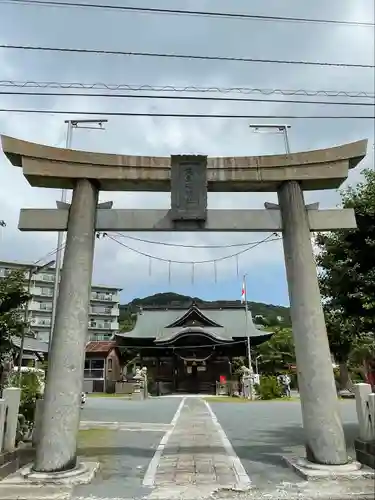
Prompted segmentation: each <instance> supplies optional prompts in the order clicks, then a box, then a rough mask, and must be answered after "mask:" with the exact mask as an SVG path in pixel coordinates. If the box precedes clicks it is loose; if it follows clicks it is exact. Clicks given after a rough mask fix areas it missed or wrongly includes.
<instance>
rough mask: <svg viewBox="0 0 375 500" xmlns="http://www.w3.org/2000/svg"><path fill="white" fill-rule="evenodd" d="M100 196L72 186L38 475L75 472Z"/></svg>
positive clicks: (90, 186)
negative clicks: (73, 470)
mask: <svg viewBox="0 0 375 500" xmlns="http://www.w3.org/2000/svg"><path fill="white" fill-rule="evenodd" d="M98 194H99V190H98V187H97V186H96V185H95V184H94V183H93V182H92V181H89V180H87V179H80V180H77V181H76V184H75V187H74V189H73V199H72V204H71V207H70V209H69V218H68V232H67V239H66V247H65V254H64V261H63V269H62V273H61V282H60V291H59V296H58V299H57V308H56V321H55V327H54V332H53V337H52V345H51V349H50V356H49V359H48V374H47V383H46V390H45V395H44V412H43V418H42V427H41V434H40V441H39V443H38V446H37V449H36V459H35V463H34V467H33V470H35V471H36V472H60V471H67V470H70V469H73V468H74V467H76V461H77V455H76V453H77V435H78V430H79V420H80V406H81V405H80V398H81V391H82V378H83V371H84V362H85V346H86V341H87V321H88V313H89V305H90V293H91V279H92V268H93V258H94V244H95V218H96V207H97V202H98Z"/></svg>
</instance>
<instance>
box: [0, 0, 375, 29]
mask: <svg viewBox="0 0 375 500" xmlns="http://www.w3.org/2000/svg"><path fill="white" fill-rule="evenodd" d="M1 3H13V4H24V5H34V6H45V7H80V8H90V9H106V10H113V11H123V12H139V13H147V14H164V15H166V14H167V15H168V14H169V15H178V16H181V15H182V16H199V17H214V18H225V19H239V20H249V21H271V22H294V23H314V24H339V25H346V26H361V27H372V26H374V24H373V23H369V22H364V21H346V20H343V21H340V20H338V19H311V18H310V19H309V18H305V17H287V16H265V15H254V14H241V13H235V12H215V11H200V10H185V9H184V10H182V9H161V8H154V7H131V6H121V5H111V4H93V3H86V2H85V3H81V2H80V3H78V2H61V1H56V2H55V1H48V0H33V1H31V0H5V1H4V0H3V1H2V2H1Z"/></svg>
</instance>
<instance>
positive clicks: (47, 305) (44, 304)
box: [40, 302, 52, 311]
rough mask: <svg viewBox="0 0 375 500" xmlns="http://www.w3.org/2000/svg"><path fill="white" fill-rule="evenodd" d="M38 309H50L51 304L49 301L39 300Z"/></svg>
mask: <svg viewBox="0 0 375 500" xmlns="http://www.w3.org/2000/svg"><path fill="white" fill-rule="evenodd" d="M40 309H41V310H43V311H52V304H51V303H50V302H40Z"/></svg>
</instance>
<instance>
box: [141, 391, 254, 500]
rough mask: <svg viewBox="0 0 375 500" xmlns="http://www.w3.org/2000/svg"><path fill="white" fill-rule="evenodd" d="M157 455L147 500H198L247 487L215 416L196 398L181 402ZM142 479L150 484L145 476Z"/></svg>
mask: <svg viewBox="0 0 375 500" xmlns="http://www.w3.org/2000/svg"><path fill="white" fill-rule="evenodd" d="M159 451H161V456H160V460H159V463H158V465H157V468H156V470H155V472H154V480H153V485H154V486H155V489H154V491H153V492H152V493H151V495H150V499H154V498H168V495H169V498H173V497H175V498H199V496H200V495H201V494H204V495H207V494H211V493H213V492H215V491H217V490H220V489H229V490H246V489H247V488H248V487H249V486H250V479H249V478H248V476H247V474H246V472H245V470H244V469H243V467H242V464H241V462H240V461H239V459H238V457H237V456H236V455H235V453H234V451H233V448H232V446H231V444H230V443H229V441H228V439H227V438H226V435H225V433H224V431H223V430H222V428H221V426H220V424H219V423H218V422H217V419H216V417H215V415H214V414H213V413H212V410H211V409H210V407H209V406H208V404H207V403H206V402H205V401H204V400H202V399H200V398H189V399H185V400H184V401H183V402H182V406H181V409H180V414H179V415H178V418H177V420H176V424H175V426H174V428H173V430H172V431H171V433H170V435H169V436H168V437H167V438H166V442H165V444H164V443H162V449H161V450H159ZM145 479H146V482H148V483H150V482H151V481H147V479H148V478H147V473H146V478H145ZM148 485H151V484H148Z"/></svg>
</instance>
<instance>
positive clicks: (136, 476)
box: [75, 398, 358, 498]
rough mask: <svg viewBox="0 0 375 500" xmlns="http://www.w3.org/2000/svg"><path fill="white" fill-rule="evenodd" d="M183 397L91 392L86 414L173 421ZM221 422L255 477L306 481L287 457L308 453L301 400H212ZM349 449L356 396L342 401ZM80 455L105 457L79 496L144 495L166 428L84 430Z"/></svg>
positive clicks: (257, 480) (267, 481)
mask: <svg viewBox="0 0 375 500" xmlns="http://www.w3.org/2000/svg"><path fill="white" fill-rule="evenodd" d="M180 401H181V399H180V398H155V399H149V400H146V401H128V400H122V399H117V398H88V400H87V403H86V407H85V408H84V409H83V410H82V416H81V419H82V420H91V421H107V422H110V421H112V422H142V423H163V424H169V423H170V422H171V420H172V418H173V416H174V414H175V412H176V410H177V407H178V405H179V403H180ZM210 406H211V408H212V410H213V411H214V413H215V414H216V416H217V418H218V420H219V422H220V424H221V426H222V427H223V429H224V431H225V433H226V434H227V436H228V438H229V440H230V441H231V443H232V446H233V448H234V450H235V452H236V453H237V455H238V456H239V458H240V459H241V461H242V464H243V466H244V468H245V470H246V472H247V474H248V475H249V477H250V479H251V480H252V482H253V485H254V486H256V487H258V488H260V489H262V490H266V489H267V488H269V487H271V486H272V485H275V484H280V483H282V482H290V483H296V482H299V481H300V478H298V477H297V476H296V475H295V474H294V473H293V472H292V471H291V470H289V469H288V468H287V467H286V466H285V465H284V463H283V461H282V458H281V457H282V455H286V454H290V453H293V454H299V455H301V456H303V455H304V435H303V429H302V419H301V411H300V403H299V402H298V401H297V402H281V401H280V402H257V403H210ZM340 407H341V413H342V418H343V422H344V427H345V432H346V436H347V440H348V445H349V449H350V450H352V445H353V441H354V438H355V436H356V434H357V430H358V424H357V417H356V411H355V403H354V401H343V402H341V403H340ZM80 434H81V436H80V455H81V456H84V457H85V460H90V461H99V462H100V463H101V468H100V471H99V473H98V475H97V476H96V478H95V479H94V481H93V482H92V483H91V484H89V485H82V486H79V487H77V488H76V491H75V495H76V498H82V497H86V498H87V497H90V496H93V497H95V498H100V497H102V498H121V497H122V498H141V497H142V496H144V495H145V494H146V493H147V491H146V490H145V489H144V488H143V487H142V480H143V477H144V474H145V472H146V470H147V467H148V465H149V463H150V460H151V458H152V457H153V455H154V453H155V451H156V449H157V446H158V445H159V443H160V440H161V438H162V436H163V434H164V433H163V432H151V431H145V430H139V431H136V432H134V431H133V432H129V431H108V430H104V431H103V430H100V431H98V430H92V431H90V430H89V431H83V432H82V431H81V433H80Z"/></svg>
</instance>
